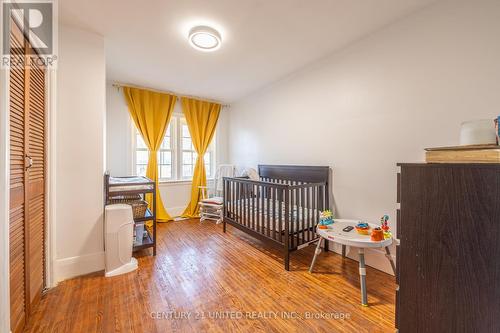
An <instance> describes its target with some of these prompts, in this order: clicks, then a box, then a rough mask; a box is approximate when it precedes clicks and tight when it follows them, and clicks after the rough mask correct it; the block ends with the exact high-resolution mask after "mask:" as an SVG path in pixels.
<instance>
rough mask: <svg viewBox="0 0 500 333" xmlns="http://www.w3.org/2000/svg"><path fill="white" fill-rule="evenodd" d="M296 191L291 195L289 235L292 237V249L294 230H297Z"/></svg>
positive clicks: (291, 246)
mask: <svg viewBox="0 0 500 333" xmlns="http://www.w3.org/2000/svg"><path fill="white" fill-rule="evenodd" d="M295 192H296V190H295V189H292V190H291V193H290V228H289V230H288V231H289V235H291V237H290V248H293V247H294V238H295V237H294V234H293V232H294V229H295V194H296V193H295Z"/></svg>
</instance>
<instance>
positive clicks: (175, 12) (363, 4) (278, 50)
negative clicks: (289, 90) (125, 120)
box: [59, 0, 434, 102]
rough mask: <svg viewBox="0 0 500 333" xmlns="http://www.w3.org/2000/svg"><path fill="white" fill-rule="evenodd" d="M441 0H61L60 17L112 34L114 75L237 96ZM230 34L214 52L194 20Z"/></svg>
mask: <svg viewBox="0 0 500 333" xmlns="http://www.w3.org/2000/svg"><path fill="white" fill-rule="evenodd" d="M431 2H434V0H176V1H175V0H148V1H137V0H106V1H103V0H84V1H82V0H61V1H59V4H60V8H59V13H60V18H61V22H62V23H63V24H68V25H72V26H76V27H80V28H83V29H86V30H90V31H93V32H96V33H99V34H100V35H103V36H104V37H105V45H106V61H107V64H106V67H107V76H108V80H111V81H119V82H124V83H131V84H135V85H140V86H146V87H151V88H156V89H162V90H169V91H174V92H177V93H179V94H188V95H194V96H200V97H207V98H212V99H218V100H221V101H224V102H232V101H235V100H237V99H239V98H241V97H243V96H245V95H248V94H249V93H251V92H253V91H255V90H257V89H259V88H260V87H262V86H265V85H267V84H270V83H272V82H273V81H276V80H278V79H280V78H282V77H283V76H286V75H287V74H289V73H291V72H294V71H296V70H297V69H299V68H301V67H303V66H305V65H307V64H308V63H310V62H313V61H314V60H316V59H319V58H322V57H324V56H326V55H327V54H329V53H331V52H333V51H335V50H337V49H339V48H341V47H342V46H345V45H346V44H348V43H349V42H352V41H354V40H356V39H359V38H361V37H363V36H364V35H367V34H369V33H371V32H373V31H375V30H377V29H379V28H381V27H383V26H384V25H387V24H389V23H391V22H394V21H396V20H398V19H399V18H401V17H403V16H405V15H408V14H409V13H411V12H412V11H415V10H418V9H420V8H422V7H424V6H426V5H428V4H429V3H431ZM200 24H203V25H211V26H213V27H214V28H216V29H218V30H219V31H220V32H221V34H222V39H223V44H222V47H221V48H220V49H219V50H217V51H215V52H212V53H205V52H200V51H197V50H195V49H193V48H191V46H190V45H189V43H188V41H187V34H188V31H189V29H190V28H191V27H192V26H194V25H200Z"/></svg>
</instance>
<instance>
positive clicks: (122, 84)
mask: <svg viewBox="0 0 500 333" xmlns="http://www.w3.org/2000/svg"><path fill="white" fill-rule="evenodd" d="M112 86H113V87H115V88H118V89H120V88H123V87H130V88H137V89H145V90H150V91H154V92H157V93H162V94H170V95H174V96H175V98H177V100H179V99H180V97H187V98H193V99H198V100H202V101H207V102H212V103H217V104H220V105H221V106H222V107H224V108H230V107H231V105H230V104H224V103H222V102H219V101H215V100H211V99H206V98H203V97H198V96H190V95H179V94H177V93H174V92H172V91H168V90H158V89H153V88H148V87H141V86H136V85H133V84H126V83H118V82H113V83H112Z"/></svg>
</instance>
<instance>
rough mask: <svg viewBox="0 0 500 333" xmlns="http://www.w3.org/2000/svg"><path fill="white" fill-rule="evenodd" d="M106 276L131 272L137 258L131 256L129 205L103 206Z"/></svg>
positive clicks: (131, 222)
mask: <svg viewBox="0 0 500 333" xmlns="http://www.w3.org/2000/svg"><path fill="white" fill-rule="evenodd" d="M104 225H105V241H104V242H105V243H104V245H105V256H106V273H105V275H106V277H110V276H116V275H120V274H125V273H128V272H132V271H134V270H136V269H137V259H135V258H133V257H132V242H133V233H134V218H133V215H132V207H131V206H130V205H124V204H119V205H108V206H106V208H105V221H104Z"/></svg>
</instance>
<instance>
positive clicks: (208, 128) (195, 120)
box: [181, 97, 221, 217]
mask: <svg viewBox="0 0 500 333" xmlns="http://www.w3.org/2000/svg"><path fill="white" fill-rule="evenodd" d="M181 103H182V111H183V112H184V115H185V116H186V122H187V125H188V128H189V133H190V134H191V139H192V140H193V146H194V149H195V150H196V152H197V153H198V157H197V158H196V165H195V167H194V173H193V184H192V187H191V201H190V202H189V204H188V206H187V207H186V209H185V210H184V212H183V213H182V217H198V215H199V207H198V201H199V200H200V197H201V191H200V189H199V186H206V185H207V175H206V172H205V162H204V160H203V156H204V155H205V152H206V151H207V148H208V146H209V145H210V141H212V138H213V136H214V133H215V127H216V125H217V120H218V119H219V114H220V109H221V105H220V104H217V103H211V102H205V101H200V100H196V99H192V98H186V97H183V98H182V99H181Z"/></svg>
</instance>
